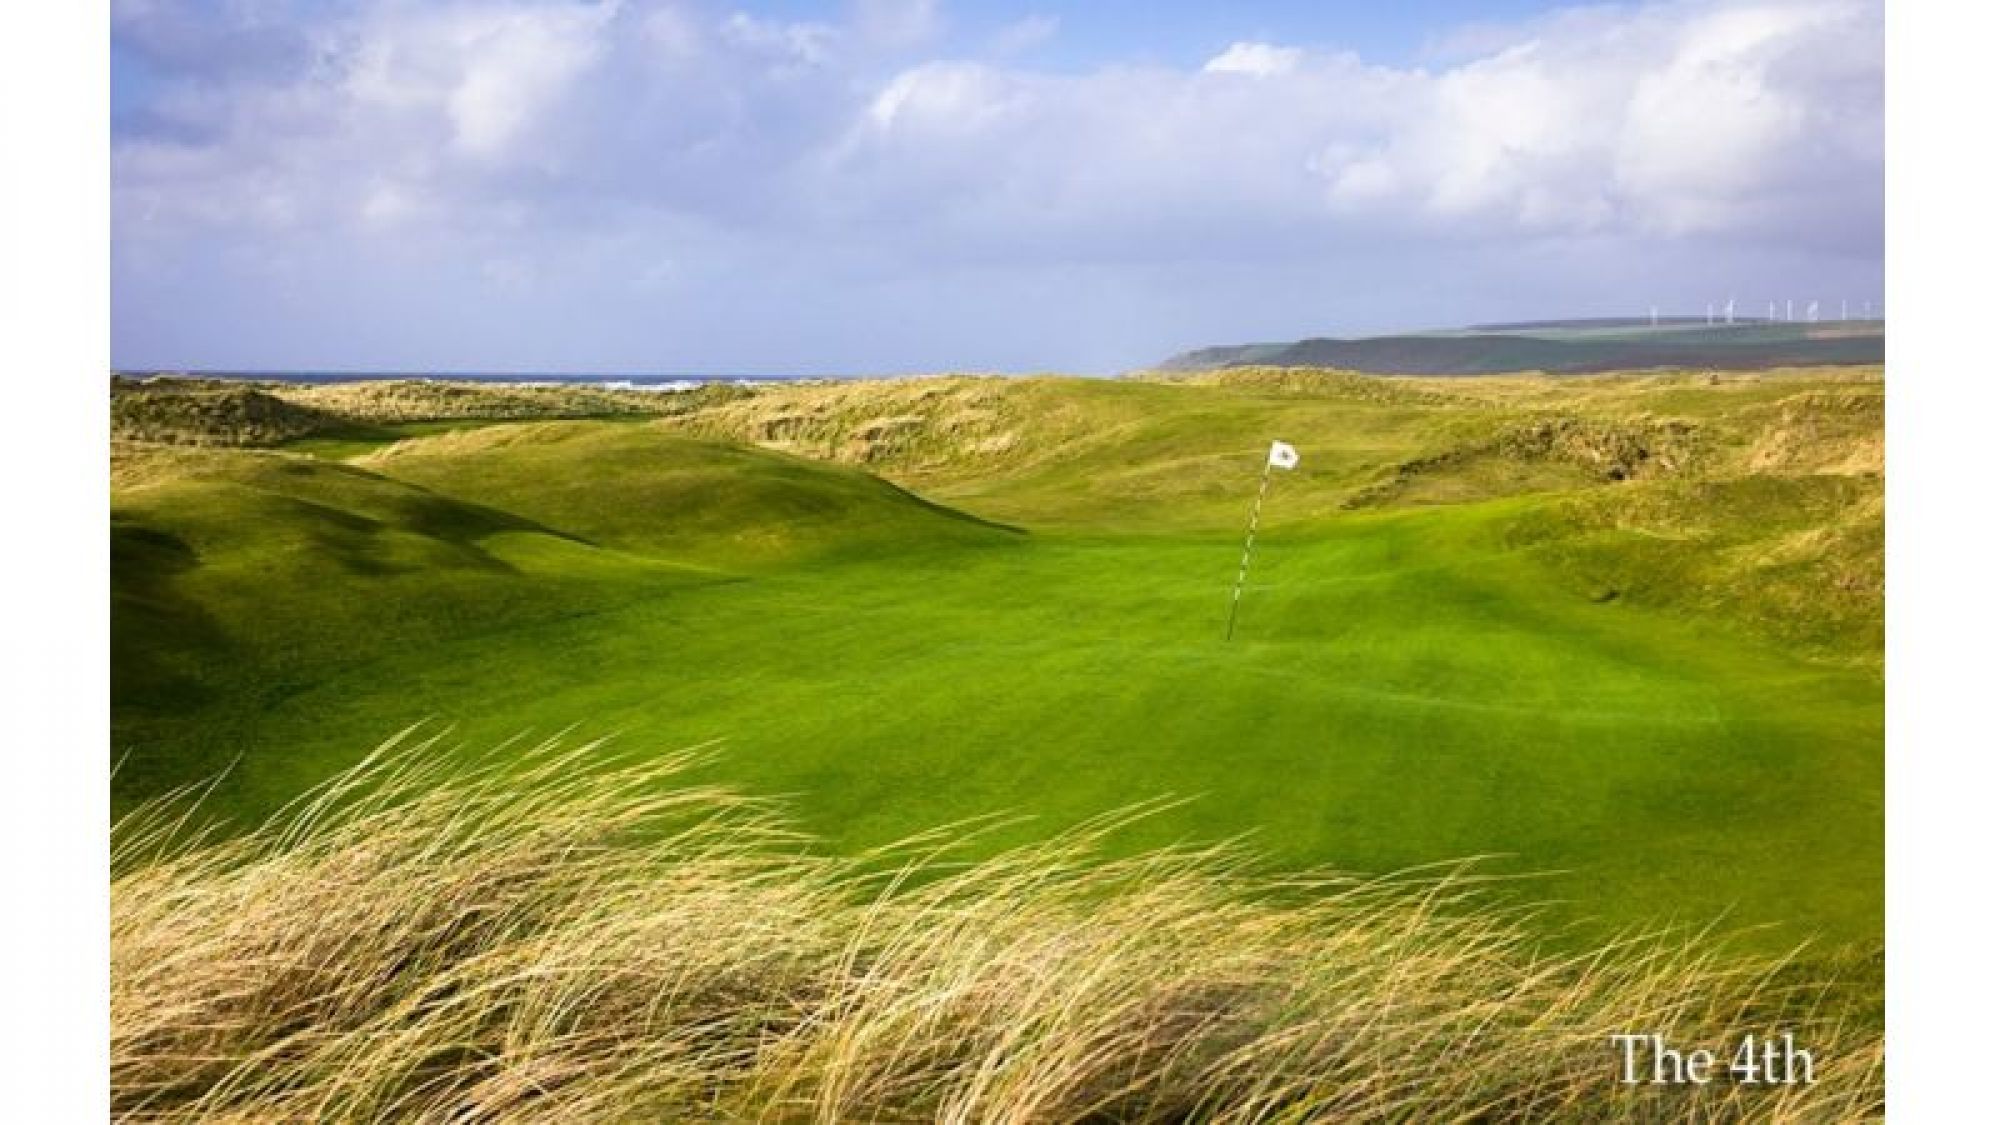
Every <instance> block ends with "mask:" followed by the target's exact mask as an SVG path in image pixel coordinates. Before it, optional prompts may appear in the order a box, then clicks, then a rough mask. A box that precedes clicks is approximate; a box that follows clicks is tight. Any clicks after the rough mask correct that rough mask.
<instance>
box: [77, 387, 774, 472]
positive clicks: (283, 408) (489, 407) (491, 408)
mask: <svg viewBox="0 0 2000 1125" xmlns="http://www.w3.org/2000/svg"><path fill="white" fill-rule="evenodd" d="M747 393H749V392H748V391H747V390H745V389H744V388H741V387H736V386H731V385H723V384H715V385H706V386H701V387H694V388H689V389H682V390H673V391H659V390H649V391H642V390H633V389H623V388H612V387H602V386H589V385H579V384H566V383H549V384H537V383H486V382H468V381H462V380H460V381H454V380H448V379H380V380H364V381H360V382H347V383H286V382H279V381H274V380H264V381H254V380H236V379H190V378H186V377H176V376H157V377H153V378H148V379H129V378H124V377H114V378H113V379H112V381H111V434H112V437H113V439H114V440H118V441H131V442H167V443H173V444H179V445H219V446H254V447H270V446H278V445H293V446H295V447H301V448H314V449H319V450H324V451H335V452H340V453H342V454H345V453H352V452H361V451H365V450H368V449H371V448H374V447H377V446H380V445H383V444H386V443H387V442H390V441H394V440H396V439H398V438H402V437H407V436H411V435H413V434H422V433H425V432H430V431H434V430H437V429H440V428H458V427H463V426H466V425H471V424H485V423H493V422H518V421H530V420H537V419H552V418H635V419H636V418H653V417H661V416H669V415H674V414H681V413H686V412H688V411H691V410H697V409H701V408H703V407H707V406H713V405H716V404H718V403H724V402H728V401H730V400H731V399H734V398H737V397H740V396H742V395H745V394H747ZM307 439H310V442H311V444H310V445H301V443H302V442H303V441H305V440H307Z"/></svg>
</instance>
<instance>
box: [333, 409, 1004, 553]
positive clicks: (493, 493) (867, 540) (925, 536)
mask: <svg viewBox="0 0 2000 1125" xmlns="http://www.w3.org/2000/svg"><path fill="white" fill-rule="evenodd" d="M355 464H357V465H360V466H364V467H367V468H370V469H379V470H381V471H382V472H385V473H391V474H394V476H395V477H396V478H397V479H400V480H406V481H411V482H413V483H416V484H419V485H422V486H424V487H426V488H431V489H435V490H437V491H439V492H442V493H448V494H450V495H452V496H455V497H458V498H461V499H463V500H466V501H471V502H476V503H479V504H482V505H490V506H493V507H495V508H502V509H505V510H507V511H511V512H517V513H520V514H522V515H524V516H527V517H530V518H533V519H538V520H546V521H549V522H550V523H552V524H555V525H559V526H561V527H563V528H564V529H565V530H567V531H569V532H571V533H573V534H576V535H579V536H581V537H583V538H585V539H587V540H589V541H590V542H592V543H596V544H599V545H604V546H612V547H617V548H621V549H625V550H632V551H642V552H646V553H650V554H656V555H665V556H671V557H677V558H701V559H707V560H711V561H716V562H726V563H730V564H735V565H749V564H753V563H756V562H759V561H763V560H767V559H771V558H795V557H796V556H798V555H800V554H801V553H810V552H817V551H824V550H835V549H837V550H842V551H857V550H867V549H868V548H869V547H871V546H879V545H882V544H885V543H886V544H907V543H909V542H912V541H943V542H951V541H983V540H990V539H993V538H995V537H996V536H998V535H1001V534H1004V532H1003V531H1002V530H1001V529H999V528H997V527H994V526H993V525H990V524H985V523H982V522H981V521H979V520H976V519H973V518H972V517H970V516H966V515H964V514H962V513H959V512H954V511H952V510H951V509H949V508H944V507H940V506H938V505H935V504H931V503H929V502H927V501H924V500H921V499H919V498H918V497H916V496H913V495H911V494H910V493H908V492H905V491H903V490H902V489H899V488H897V487H896V486H894V485H891V484H888V483H886V482H884V481H882V480H880V479H878V478H876V477H873V476H870V475H868V474H866V473H862V472H857V471H854V470H851V469H845V468H838V467H834V466H829V465H825V464H819V463H815V462H812V461H807V460H803V459H801V458H796V457H789V456H784V455H780V454H774V453H770V452H765V451H762V450H757V449H747V448H744V447H742V446H739V445H727V444H722V443H718V442H711V441H700V440H694V439H690V438H687V437H684V436H682V435H679V434H676V433H673V432H669V431H665V430H661V429H659V428H657V427H631V426H603V425H591V424H576V423H567V424H566V423H540V424H535V425H525V426H505V427H494V428H489V429H483V430H476V431H469V432H461V433H456V434H444V435H439V436H435V437H425V438H417V439H412V440H408V441H403V442H398V443H396V444H394V445H390V446H387V447H385V448H383V449H381V450H379V451H377V452H374V453H371V454H368V455H365V456H363V457H361V458H359V459H357V460H356V461H355Z"/></svg>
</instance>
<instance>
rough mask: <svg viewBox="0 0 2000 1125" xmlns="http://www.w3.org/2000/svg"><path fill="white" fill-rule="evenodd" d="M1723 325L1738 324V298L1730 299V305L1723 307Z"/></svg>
mask: <svg viewBox="0 0 2000 1125" xmlns="http://www.w3.org/2000/svg"><path fill="white" fill-rule="evenodd" d="M1722 323H1724V324H1735V323H1736V298H1734V297H1731V298H1729V303H1728V304H1725V305H1723V306H1722Z"/></svg>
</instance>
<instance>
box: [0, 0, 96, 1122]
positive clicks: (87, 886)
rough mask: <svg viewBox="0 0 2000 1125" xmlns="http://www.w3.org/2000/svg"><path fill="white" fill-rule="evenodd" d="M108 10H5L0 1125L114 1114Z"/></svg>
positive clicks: (67, 4)
mask: <svg viewBox="0 0 2000 1125" xmlns="http://www.w3.org/2000/svg"><path fill="white" fill-rule="evenodd" d="M109 34H110V33H109V24H108V20H107V18H106V9H105V7H104V5H102V4H99V3H92V2H84V3H78V2H75V0H62V2H59V3H41V4H32V5H30V4H8V5H0V361H3V362H4V366H0V380H4V386H5V388H6V397H5V399H4V401H5V404H6V406H5V414H4V415H0V417H4V420H5V434H6V439H5V440H4V441H0V451H4V452H0V482H4V486H5V489H6V506H5V513H6V524H5V526H6V532H5V535H4V538H0V544H4V546H0V560H4V561H0V568H4V569H0V578H3V579H4V580H3V581H0V590H4V591H5V605H6V617H5V619H4V620H5V623H6V624H5V629H4V630H0V636H4V637H5V643H4V648H0V691H4V692H5V705H4V710H0V732H4V733H0V769H4V771H5V772H4V775H3V776H0V832H4V833H5V851H4V852H0V854H3V855H5V857H6V862H5V873H6V881H7V886H6V888H5V890H4V892H0V893H3V894H4V898H0V902H4V903H5V904H6V905H5V907H4V909H0V917H4V919H5V921H4V923H0V934H4V935H5V938H4V941H5V945H6V948H5V950H4V953H0V965H4V966H5V968H4V972H5V973H6V977H7V988H6V992H5V993H4V996H5V1004H4V1006H0V1035H4V1037H5V1039H4V1043H0V1119H5V1120H8V1121H22V1122H27V1121H33V1122H66V1121H103V1120H104V1119H105V1118H106V1116H107V1115H108V1113H109V1109H110V1102H109V1085H110V1083H109V1063H110V992H109V985H108V980H109V972H108V967H109V957H110V953H109V944H110V942H109V934H108V931H109V906H108V901H107V900H108V893H107V889H106V888H107V874H106V863H107V860H106V853H107V848H108V821H107V813H108V802H109V796H108V794H109V772H110V770H109V764H108V759H107V755H108V748H109V737H110V734H109V724H110V717H109V708H110V691H109V687H110V685H109V675H110V673H109V666H108V643H109V636H110V633H109V627H110V626H109V606H108V604H107V599H106V596H105V592H106V590H108V589H109V582H110V575H109V569H110V564H109V555H108V550H107V545H106V542H107V534H108V533H107V529H106V524H105V512H106V506H107V500H106V490H107V488H108V487H109V482H108V480H107V475H108V468H107V461H106V442H107V440H108V434H107V427H108V425H109V421H108V419H107V417H106V415H107V411H106V410H105V405H104V395H105V387H104V383H105V378H106V371H107V369H108V366H109V363H110V319H109V291H108V278H109V272H110V263H109V247H108V242H107V239H108V231H109V197H110V165H109V140H108V136H109V121H110V92H109V66H110V63H109V53H110V47H109V44H110V38H109Z"/></svg>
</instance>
